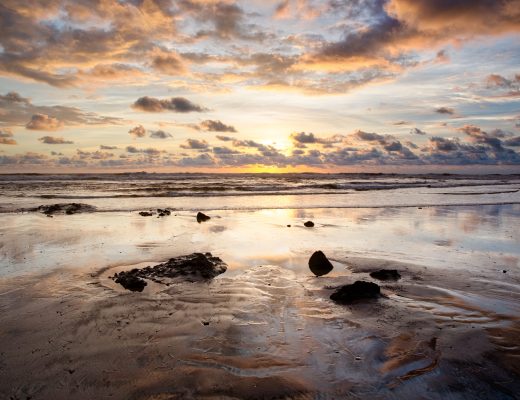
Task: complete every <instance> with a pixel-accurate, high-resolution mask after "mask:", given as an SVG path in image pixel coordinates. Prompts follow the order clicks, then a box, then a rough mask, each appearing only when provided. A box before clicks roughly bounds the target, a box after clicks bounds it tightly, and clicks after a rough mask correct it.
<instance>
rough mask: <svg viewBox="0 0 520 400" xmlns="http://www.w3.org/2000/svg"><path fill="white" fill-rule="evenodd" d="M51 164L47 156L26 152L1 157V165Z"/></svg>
mask: <svg viewBox="0 0 520 400" xmlns="http://www.w3.org/2000/svg"><path fill="white" fill-rule="evenodd" d="M48 162H49V157H48V156H47V155H45V154H41V153H34V152H30V151H29V152H26V153H24V154H16V155H12V156H11V155H4V156H2V155H0V165H23V166H28V165H35V166H40V165H45V164H47V163H48Z"/></svg>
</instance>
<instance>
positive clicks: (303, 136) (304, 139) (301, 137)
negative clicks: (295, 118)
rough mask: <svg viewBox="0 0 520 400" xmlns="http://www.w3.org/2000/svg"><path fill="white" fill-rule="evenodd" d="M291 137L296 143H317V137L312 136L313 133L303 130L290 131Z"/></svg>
mask: <svg viewBox="0 0 520 400" xmlns="http://www.w3.org/2000/svg"><path fill="white" fill-rule="evenodd" d="M291 139H292V140H293V141H295V142H298V143H317V139H316V137H315V136H314V133H305V132H299V133H292V134H291Z"/></svg>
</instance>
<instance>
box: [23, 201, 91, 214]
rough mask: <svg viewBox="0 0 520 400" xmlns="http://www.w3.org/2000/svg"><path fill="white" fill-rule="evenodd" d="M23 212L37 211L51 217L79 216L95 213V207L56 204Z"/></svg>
mask: <svg viewBox="0 0 520 400" xmlns="http://www.w3.org/2000/svg"><path fill="white" fill-rule="evenodd" d="M25 211H37V212H41V213H43V214H45V215H47V216H52V215H55V214H67V215H72V214H79V213H83V212H94V211H96V207H94V206H91V205H90V204H83V203H58V204H46V205H41V206H39V207H36V208H30V209H26V210H25Z"/></svg>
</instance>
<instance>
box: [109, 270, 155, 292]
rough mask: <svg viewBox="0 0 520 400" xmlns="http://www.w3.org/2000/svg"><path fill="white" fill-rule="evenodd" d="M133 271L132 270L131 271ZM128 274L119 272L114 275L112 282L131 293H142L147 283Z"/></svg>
mask: <svg viewBox="0 0 520 400" xmlns="http://www.w3.org/2000/svg"><path fill="white" fill-rule="evenodd" d="M132 271H133V270H132ZM132 271H130V272H120V273H119V274H115V275H114V278H113V279H114V281H115V282H116V283H119V284H120V285H121V286H123V287H124V288H125V289H127V290H131V291H132V292H142V291H143V289H144V287H145V286H146V285H147V283H146V282H145V281H144V279H141V278H139V277H137V276H134V275H132Z"/></svg>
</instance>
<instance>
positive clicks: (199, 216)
mask: <svg viewBox="0 0 520 400" xmlns="http://www.w3.org/2000/svg"><path fill="white" fill-rule="evenodd" d="M208 219H211V217H209V216H207V215H206V214H204V213H201V212H200V211H199V212H198V213H197V222H198V223H199V224H200V223H201V222H204V221H207V220H208Z"/></svg>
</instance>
